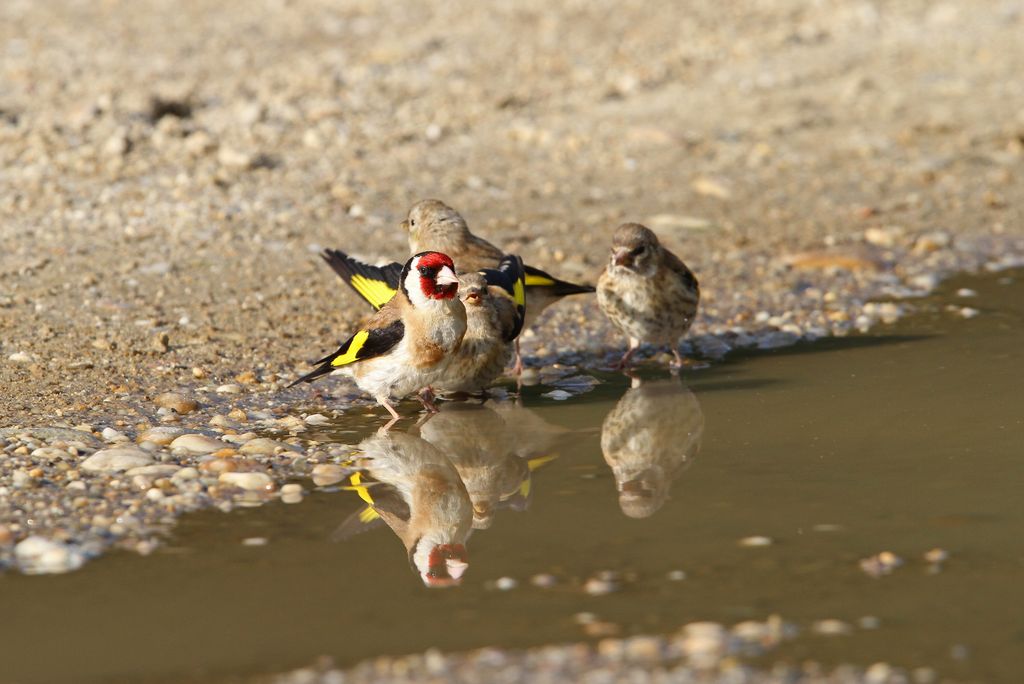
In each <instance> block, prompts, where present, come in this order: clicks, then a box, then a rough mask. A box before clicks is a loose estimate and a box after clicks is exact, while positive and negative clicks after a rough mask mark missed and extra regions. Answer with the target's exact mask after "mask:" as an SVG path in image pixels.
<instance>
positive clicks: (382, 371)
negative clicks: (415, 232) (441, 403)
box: [292, 252, 466, 426]
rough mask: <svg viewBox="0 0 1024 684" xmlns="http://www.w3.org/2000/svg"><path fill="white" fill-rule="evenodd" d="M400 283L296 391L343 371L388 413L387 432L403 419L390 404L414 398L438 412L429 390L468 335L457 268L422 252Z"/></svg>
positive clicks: (438, 255) (446, 258)
mask: <svg viewBox="0 0 1024 684" xmlns="http://www.w3.org/2000/svg"><path fill="white" fill-rule="evenodd" d="M399 283H400V286H399V291H398V293H397V294H396V295H395V296H394V297H392V298H391V299H390V300H389V301H388V302H387V304H385V305H384V306H383V307H381V309H380V311H378V312H377V313H376V314H374V315H373V316H372V317H371V318H370V319H369V321H367V323H366V325H365V326H363V327H362V328H361V329H360V330H359V331H357V332H356V333H355V334H354V335H352V336H351V337H350V338H349V339H348V340H346V341H345V342H344V343H343V344H342V345H341V346H340V347H339V348H338V350H337V351H336V352H334V353H333V354H330V355H328V356H325V357H324V358H322V359H320V360H319V361H317V362H316V363H317V364H318V365H317V368H316V369H315V370H313V371H312V372H311V373H308V374H306V375H304V376H302V377H301V378H299V379H298V380H296V381H295V382H293V383H292V385H296V384H298V383H300V382H312V381H313V380H315V379H317V378H319V377H321V376H323V375H327V374H329V373H331V372H332V371H335V370H344V371H346V372H348V373H350V374H351V376H352V378H353V379H354V380H355V382H356V385H358V386H359V388H360V389H361V390H363V391H364V392H367V393H368V394H370V395H371V396H372V397H373V398H374V399H376V400H377V402H378V403H379V404H380V405H381V406H383V407H384V408H386V409H387V410H388V412H389V413H390V414H391V416H392V421H391V423H389V424H388V425H389V426H390V425H391V424H392V423H394V421H396V420H398V418H399V415H398V412H397V411H396V410H395V407H394V406H393V405H392V403H391V402H392V401H394V400H397V399H402V398H403V397H405V396H408V395H409V394H412V393H414V392H419V393H420V400H421V401H422V402H423V405H424V406H425V407H426V408H427V409H428V410H430V411H435V410H436V407H435V406H434V404H433V396H432V392H431V385H432V384H433V383H434V382H437V381H438V380H439V379H441V378H443V377H444V376H445V373H446V372H447V370H448V363H449V361H450V360H451V358H452V356H453V355H454V354H455V353H456V352H457V351H458V349H459V347H460V346H461V345H462V338H463V337H464V336H465V334H466V307H465V305H463V303H462V300H460V299H459V297H458V289H459V279H458V277H457V276H456V275H455V264H454V263H453V262H452V260H451V258H450V257H449V256H448V255H446V254H441V253H440V252H421V253H419V254H416V255H414V256H413V257H412V258H410V259H409V260H408V261H407V262H406V263H405V266H403V267H402V271H401V273H400V274H399Z"/></svg>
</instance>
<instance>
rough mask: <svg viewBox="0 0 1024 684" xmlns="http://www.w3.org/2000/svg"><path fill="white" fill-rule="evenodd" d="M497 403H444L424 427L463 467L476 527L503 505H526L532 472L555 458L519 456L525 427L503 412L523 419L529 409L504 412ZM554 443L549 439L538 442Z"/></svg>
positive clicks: (425, 435) (422, 431)
mask: <svg viewBox="0 0 1024 684" xmlns="http://www.w3.org/2000/svg"><path fill="white" fill-rule="evenodd" d="M492 405H493V402H488V403H487V404H486V405H479V404H463V403H460V404H445V405H444V406H442V407H441V411H440V412H439V413H437V414H436V415H434V416H433V417H431V419H430V420H428V421H426V422H425V423H423V424H422V425H421V426H420V428H419V430H420V436H422V437H423V439H425V440H427V441H428V442H430V443H432V444H434V445H437V446H438V447H439V448H440V447H441V446H442V445H443V448H444V449H445V454H446V455H447V456H448V458H449V459H450V460H451V462H452V463H453V464H454V465H455V468H456V469H457V470H458V471H459V475H460V476H461V477H462V481H463V482H464V483H465V484H466V489H467V490H468V492H469V498H470V500H471V501H472V502H473V528H474V529H479V530H483V529H487V528H489V527H490V526H491V524H492V523H493V522H494V514H495V513H496V512H497V510H498V509H500V508H505V507H510V508H514V509H522V508H525V506H526V503H527V501H528V500H529V496H530V490H531V473H532V472H533V471H534V470H536V469H537V468H538V467H540V466H541V465H543V464H545V463H547V462H548V461H550V460H552V459H553V458H554V456H553V455H550V454H544V455H539V456H538V455H536V454H535V455H533V456H529V457H527V458H520V456H519V455H518V451H517V449H518V447H519V446H521V445H520V443H519V440H518V439H517V435H518V434H519V432H520V431H521V430H522V429H523V426H522V425H521V424H518V423H516V422H507V421H506V420H505V417H504V416H508V417H509V418H513V419H514V418H521V417H523V416H522V413H528V411H527V409H522V408H520V409H519V410H518V411H514V412H502V413H499V412H498V411H497V410H495V409H493V408H492ZM502 405H504V404H502ZM549 444H550V440H547V443H546V444H543V445H542V444H536V445H535V446H537V447H543V448H546V447H547V446H548V445H549Z"/></svg>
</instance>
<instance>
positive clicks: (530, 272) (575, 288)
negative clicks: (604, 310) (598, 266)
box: [523, 266, 596, 297]
mask: <svg viewBox="0 0 1024 684" xmlns="http://www.w3.org/2000/svg"><path fill="white" fill-rule="evenodd" d="M523 270H524V271H526V287H527V288H534V287H536V288H541V287H543V288H550V291H551V294H553V295H555V296H557V297H566V296H568V295H574V294H587V293H589V292H596V290H595V289H594V286H593V285H577V284H576V283H570V282H568V281H565V280H559V279H558V278H556V277H554V276H553V275H551V274H549V273H545V272H544V271H542V270H540V269H539V268H534V267H533V266H524V267H523Z"/></svg>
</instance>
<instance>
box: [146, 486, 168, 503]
mask: <svg viewBox="0 0 1024 684" xmlns="http://www.w3.org/2000/svg"><path fill="white" fill-rule="evenodd" d="M146 498H147V499H149V500H150V501H160V500H162V499H163V498H164V493H163V492H162V491H160V490H159V489H157V488H156V487H153V488H151V489H149V490H147V491H146Z"/></svg>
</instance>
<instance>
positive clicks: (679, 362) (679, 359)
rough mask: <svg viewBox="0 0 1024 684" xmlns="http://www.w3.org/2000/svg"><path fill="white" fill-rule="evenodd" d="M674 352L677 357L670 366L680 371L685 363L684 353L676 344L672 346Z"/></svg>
mask: <svg viewBox="0 0 1024 684" xmlns="http://www.w3.org/2000/svg"><path fill="white" fill-rule="evenodd" d="M672 354H673V355H674V356H675V357H676V358H675V361H673V362H672V363H670V364H669V367H670V368H672V369H673V370H675V371H677V372H678V371H679V370H680V369H681V368H682V367H683V364H684V361H683V355H682V354H680V353H679V347H676V346H673V347H672Z"/></svg>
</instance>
